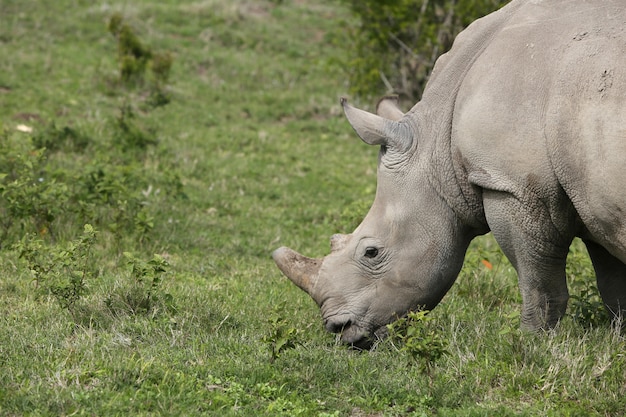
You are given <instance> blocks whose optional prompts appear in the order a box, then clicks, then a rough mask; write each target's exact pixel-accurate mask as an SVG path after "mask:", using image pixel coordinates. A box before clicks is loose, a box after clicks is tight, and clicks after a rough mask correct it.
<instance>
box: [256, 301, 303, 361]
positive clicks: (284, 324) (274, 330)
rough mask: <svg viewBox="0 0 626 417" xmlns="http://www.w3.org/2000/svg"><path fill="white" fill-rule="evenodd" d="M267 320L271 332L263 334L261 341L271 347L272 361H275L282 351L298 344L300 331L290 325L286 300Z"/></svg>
mask: <svg viewBox="0 0 626 417" xmlns="http://www.w3.org/2000/svg"><path fill="white" fill-rule="evenodd" d="M267 322H268V324H269V327H270V330H269V334H266V335H265V336H263V338H262V339H261V341H262V342H263V343H265V344H266V345H267V346H268V348H269V349H270V361H271V362H274V361H275V360H276V359H278V357H279V356H280V355H281V353H282V352H284V351H286V350H288V349H292V348H294V347H295V346H296V343H297V337H298V333H299V332H298V330H297V329H296V328H294V327H291V326H289V324H288V323H289V320H288V319H286V318H285V302H283V303H281V304H280V305H278V306H277V307H275V308H274V310H273V311H272V313H271V314H270V315H269V317H268V319H267Z"/></svg>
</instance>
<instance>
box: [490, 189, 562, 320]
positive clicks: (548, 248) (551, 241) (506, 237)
mask: <svg viewBox="0 0 626 417" xmlns="http://www.w3.org/2000/svg"><path fill="white" fill-rule="evenodd" d="M483 204H484V208H485V215H486V218H487V222H488V224H489V227H490V228H491V231H492V233H493V235H494V237H495V238H496V241H497V242H498V244H499V245H500V247H501V248H502V250H503V252H504V253H505V255H506V256H507V258H509V260H510V261H511V263H512V264H513V266H514V267H515V269H516V271H517V274H518V277H519V287H520V291H521V293H522V316H521V324H522V327H523V328H526V329H529V330H539V329H548V328H552V327H554V326H555V325H556V324H557V322H558V321H559V320H560V319H561V318H562V317H563V315H564V314H565V309H566V308H567V301H568V298H569V293H568V291H567V284H566V279H565V261H566V259H567V253H568V249H569V245H570V244H571V242H572V240H573V235H572V236H569V233H566V234H563V232H562V231H559V230H557V228H556V226H555V225H554V223H553V221H552V219H551V216H550V214H549V212H548V208H547V207H546V205H544V204H543V203H542V202H540V201H538V200H533V199H528V198H520V196H519V195H517V196H515V195H513V194H511V193H509V192H502V191H493V190H483Z"/></svg>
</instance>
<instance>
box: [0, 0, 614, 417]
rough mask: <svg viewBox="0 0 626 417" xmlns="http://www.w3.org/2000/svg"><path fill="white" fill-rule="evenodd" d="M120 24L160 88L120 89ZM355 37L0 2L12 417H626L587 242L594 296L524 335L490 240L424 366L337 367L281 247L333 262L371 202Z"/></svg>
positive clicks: (585, 276)
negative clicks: (115, 19) (152, 59)
mask: <svg viewBox="0 0 626 417" xmlns="http://www.w3.org/2000/svg"><path fill="white" fill-rule="evenodd" d="M115 13H119V14H121V15H122V16H123V17H124V19H125V21H126V22H127V23H128V24H129V25H130V26H131V27H132V28H133V31H134V32H135V33H136V35H137V37H138V38H139V39H140V40H141V41H142V42H143V43H144V44H145V45H148V47H149V48H152V49H153V50H154V51H170V52H171V53H172V54H173V58H174V65H173V67H172V71H171V74H170V78H169V81H168V83H167V84H166V86H164V87H161V89H160V90H159V89H158V88H156V87H154V86H153V85H152V84H151V81H150V79H149V75H147V77H148V79H147V80H146V81H145V82H144V83H143V84H142V83H138V84H135V85H123V84H122V83H120V81H119V71H118V55H117V45H116V40H115V38H113V36H112V35H111V34H110V33H108V31H107V21H108V19H109V18H110V17H111V16H112V15H114V14H115ZM346 21H349V16H347V14H346V12H345V11H344V10H342V9H341V8H340V7H339V6H338V5H337V4H336V3H335V2H332V1H330V0H328V1H323V0H319V1H315V2H305V1H298V0H285V1H282V2H280V1H251V0H233V1H228V2H225V1H218V0H205V1H173V0H166V1H161V2H156V1H149V0H143V1H137V2H96V3H94V2H89V1H81V0H63V1H56V2H43V1H34V0H20V1H16V0H3V1H2V3H1V4H0V22H1V24H0V56H2V57H3V58H2V59H1V60H0V130H2V132H3V136H2V140H3V151H2V153H1V155H0V157H1V161H2V168H1V169H0V171H2V174H6V175H5V176H3V177H2V178H1V179H2V180H3V181H4V182H3V185H2V186H3V188H2V191H3V198H4V199H5V201H3V202H2V217H3V220H2V221H1V222H0V223H1V224H0V226H1V231H2V233H3V235H2V236H3V238H2V247H1V250H2V256H1V257H0V369H1V372H0V415H7V416H13V415H42V416H43V415H220V416H222V415H240V416H247V415H268V416H270V415H271V416H276V415H285V416H294V415H303V416H354V417H356V416H383V415H397V416H422V415H425V416H431V415H436V416H483V415H484V416H491V415H498V416H523V415H528V416H534V415H549V416H578V415H580V416H618V415H623V413H624V410H625V409H626V400H625V398H626V396H625V394H626V382H625V381H626V356H625V354H624V351H625V348H626V343H625V341H624V338H623V337H622V336H621V335H619V334H618V333H617V332H615V331H613V330H612V329H611V328H610V326H608V325H600V326H590V324H593V323H595V321H596V316H597V315H598V310H597V308H596V307H597V305H596V304H597V299H596V298H594V297H595V295H594V293H593V290H592V289H590V288H592V287H590V285H591V284H590V281H592V279H593V274H592V270H591V267H590V265H589V262H588V261H587V259H586V256H585V253H584V249H582V248H581V246H580V245H579V244H577V245H575V246H574V247H573V248H572V252H571V257H572V261H573V262H572V266H571V267H570V269H569V271H568V273H569V276H570V278H569V279H570V281H571V284H572V289H573V292H574V294H575V295H579V298H578V299H577V300H574V302H572V303H571V306H570V311H569V312H568V318H567V319H566V320H564V322H563V323H562V324H561V326H560V328H559V329H558V330H557V331H556V332H554V333H549V334H543V335H531V334H525V333H521V332H520V331H519V330H518V328H517V327H518V324H519V316H518V313H517V312H518V310H519V304H520V298H519V294H518V291H517V288H516V279H515V274H514V271H513V270H512V268H511V267H510V265H509V264H508V263H507V261H506V260H505V259H504V258H503V257H502V255H501V253H500V252H499V250H498V249H497V247H496V246H495V244H494V243H493V241H492V240H491V239H490V238H489V237H486V238H482V239H480V240H478V241H476V242H475V243H474V244H473V246H472V248H471V251H470V252H469V253H468V257H467V259H466V265H465V268H464V269H463V271H462V273H461V276H460V277H459V280H458V282H457V284H456V285H455V287H454V288H453V290H452V291H451V292H450V293H449V294H448V296H446V298H445V299H444V301H443V303H442V304H441V305H440V306H439V307H438V308H437V309H436V310H435V311H433V313H432V315H431V316H432V317H433V320H432V321H430V322H428V323H427V325H428V326H430V328H431V329H434V330H436V332H437V334H439V335H441V338H442V340H443V343H444V346H445V350H446V351H447V354H445V355H444V356H443V357H442V358H441V359H439V360H437V361H436V362H434V363H433V364H431V365H430V366H428V367H426V368H424V367H423V366H419V365H420V364H419V363H416V362H415V361H414V360H413V359H411V356H410V352H407V350H406V349H403V348H402V346H401V345H398V344H397V343H392V342H391V341H385V342H382V343H380V344H379V345H378V346H377V347H376V349H374V350H373V351H371V352H355V351H351V350H349V349H346V348H345V347H343V346H341V345H340V344H339V343H338V342H337V341H336V339H335V337H334V336H332V335H329V334H327V333H325V332H324V331H323V329H322V326H321V320H320V318H319V313H318V310H317V307H316V306H315V305H314V303H313V302H312V301H311V300H310V299H309V298H308V297H307V296H306V295H305V294H303V293H301V291H299V290H298V289H297V288H296V287H295V286H293V285H292V284H290V283H289V282H287V280H286V279H284V278H283V277H281V275H280V273H279V272H278V270H277V269H276V268H275V267H274V265H273V263H272V262H271V259H270V253H271V251H272V250H273V249H275V248H276V247H278V246H281V245H288V246H291V247H294V248H297V249H298V250H300V251H301V252H303V253H306V254H308V255H310V256H321V255H324V254H325V253H326V252H327V250H328V237H330V235H332V234H333V233H336V232H349V231H350V230H351V229H352V228H353V227H354V226H355V222H358V219H359V216H361V215H363V214H364V213H365V210H366V209H367V206H368V204H369V203H370V202H371V200H372V199H373V193H374V189H375V163H376V151H375V150H373V149H372V148H370V147H367V146H364V145H362V144H361V142H360V141H359V140H358V139H357V138H356V137H355V135H354V134H353V133H352V132H351V128H350V127H349V125H348V124H347V122H346V121H345V120H344V119H343V117H342V115H341V114H340V109H339V105H338V97H339V96H340V95H341V94H343V93H344V92H345V91H346V90H347V86H346V85H345V75H344V73H343V72H342V71H341V67H340V64H341V62H342V57H343V56H344V54H345V51H344V50H343V49H342V42H341V36H342V35H341V31H340V29H341V27H342V26H343V25H345V24H346ZM155 89H157V90H158V92H160V93H161V94H162V95H164V96H165V97H167V99H168V100H169V102H168V103H167V104H164V103H161V104H158V103H157V104H155V103H154V101H153V97H154V93H155ZM364 105H365V106H367V103H366V104H364ZM125 108H130V109H131V110H132V114H133V115H134V116H132V117H130V116H123V114H124V113H123V109H125ZM129 126H130V127H129ZM30 129H32V132H28V131H29V130H30ZM25 131H26V132H25ZM61 142H62V143H61ZM38 144H39V145H41V144H44V145H45V146H47V147H48V148H49V149H48V150H47V151H45V153H44V154H42V155H44V156H45V158H44V159H43V160H37V159H36V156H37V155H38V154H37V152H36V151H35V149H36V148H37V147H38V146H36V145H38ZM21 162H23V165H19V164H18V163H21ZM29 164H30V165H29ZM17 166H20V167H21V168H20V169H21V171H20V169H17V168H15V167H17ZM18 174H19V175H18ZM22 174H23V175H30V176H31V177H32V181H30V182H24V183H19V185H20V186H19V187H17V186H14V185H15V184H18V182H16V181H19V178H20V175H22ZM12 176H14V177H15V178H14V179H13V178H12ZM9 179H11V180H12V181H13V182H10V181H9ZM31 191H32V192H31ZM9 198H14V199H15V200H11V201H17V202H19V203H20V204H19V205H17V203H13V204H9V203H10V201H9V200H8V199H9ZM16 207H17V208H19V210H18V209H17V208H16ZM84 223H91V224H93V225H94V227H95V228H96V230H97V231H98V234H97V238H96V241H95V243H93V244H85V246H84V247H85V248H87V249H88V250H87V249H85V251H82V250H83V249H80V248H82V247H83V246H80V247H78V246H76V245H74V246H69V243H68V242H71V241H72V240H74V243H75V244H76V242H78V241H77V240H76V239H79V238H80V236H81V231H82V230H83V224H84ZM29 232H34V233H35V234H34V235H33V234H29ZM38 242H39V243H38ZM37 244H40V245H41V246H39V247H37V246H36V245H37ZM16 245H17V246H16ZM20 245H21V246H20ZM33 248H38V249H37V250H34V249H33ZM29 251H30V252H29ZM124 252H127V253H131V254H132V255H124ZM20 254H21V255H22V256H21V257H20ZM28 254H31V255H28ZM153 254H158V255H159V257H157V258H154V259H153ZM29 256H30V257H29ZM151 260H152V262H150V261H151ZM161 260H163V261H161ZM484 261H487V262H484ZM165 262H166V263H167V264H166V263H165ZM159 265H160V266H159ZM38 271H39V272H38ZM37 274H39V275H37ZM77 276H82V277H83V278H84V281H82V283H83V284H84V286H81V285H82V284H81V283H80V282H79V284H75V287H72V282H76V281H71V279H70V280H69V281H68V279H69V278H68V277H77ZM34 278H37V279H35V280H34ZM54 280H57V281H54ZM55 282H61V284H58V283H57V284H55ZM68 282H69V284H68ZM55 285H56V286H55ZM59 285H60V286H59ZM76 285H77V286H76ZM63 286H64V288H70V289H71V288H78V289H79V290H80V291H79V292H80V294H79V295H78V299H77V301H75V302H74V303H72V304H70V305H67V303H66V304H65V305H64V304H63V301H66V302H67V301H68V300H69V299H70V298H71V297H70V295H68V294H67V293H60V292H59V291H58V288H60V287H63ZM55 288H56V290H55ZM55 291H56V292H55ZM580 322H582V323H583V324H580Z"/></svg>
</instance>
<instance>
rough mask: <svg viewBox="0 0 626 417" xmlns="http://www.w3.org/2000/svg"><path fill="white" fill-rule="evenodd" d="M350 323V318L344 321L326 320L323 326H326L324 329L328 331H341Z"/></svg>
mask: <svg viewBox="0 0 626 417" xmlns="http://www.w3.org/2000/svg"><path fill="white" fill-rule="evenodd" d="M351 324H352V322H351V321H350V320H348V321H345V322H344V321H333V320H327V321H326V326H325V327H326V330H328V331H329V332H330V333H341V332H343V331H344V330H345V329H347V328H348V327H350V325H351Z"/></svg>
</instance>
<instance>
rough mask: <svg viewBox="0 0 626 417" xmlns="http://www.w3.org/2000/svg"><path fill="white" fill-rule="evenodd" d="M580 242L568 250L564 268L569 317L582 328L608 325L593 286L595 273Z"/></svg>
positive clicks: (607, 318)
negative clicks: (568, 300)
mask: <svg viewBox="0 0 626 417" xmlns="http://www.w3.org/2000/svg"><path fill="white" fill-rule="evenodd" d="M582 246H583V245H582V242H580V240H578V239H577V240H576V241H574V243H573V244H572V247H571V248H570V251H569V254H568V260H567V266H566V275H567V279H568V287H569V290H570V302H569V306H568V308H569V310H568V311H569V315H570V317H572V319H574V321H576V322H577V323H579V324H580V325H582V326H584V327H597V326H602V325H606V324H608V323H609V321H610V319H609V314H608V312H607V310H606V308H605V306H604V302H603V301H602V297H601V296H600V292H599V291H598V288H597V286H596V284H595V279H594V277H595V272H594V270H593V266H592V264H591V261H590V259H589V257H588V255H587V254H586V253H585V250H584V249H583V247H582Z"/></svg>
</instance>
